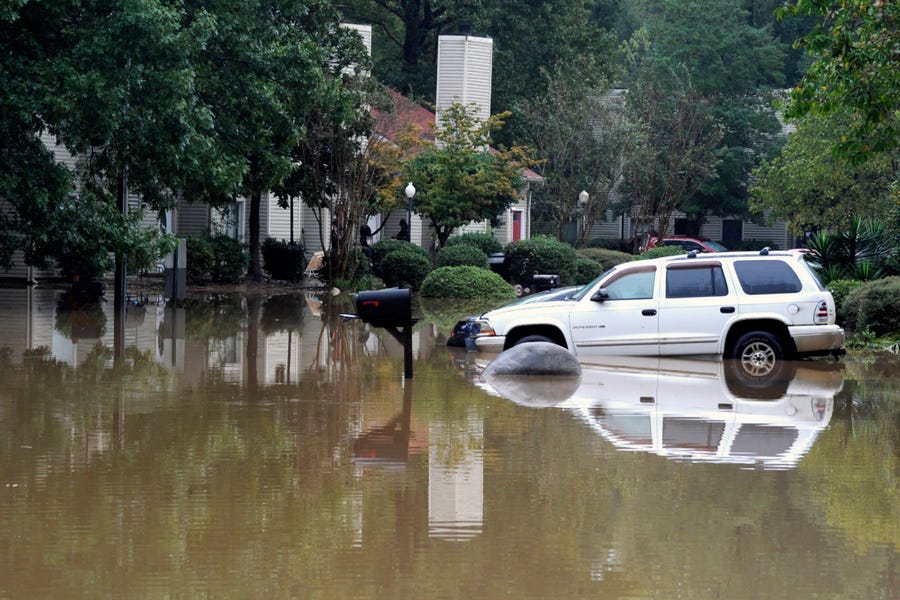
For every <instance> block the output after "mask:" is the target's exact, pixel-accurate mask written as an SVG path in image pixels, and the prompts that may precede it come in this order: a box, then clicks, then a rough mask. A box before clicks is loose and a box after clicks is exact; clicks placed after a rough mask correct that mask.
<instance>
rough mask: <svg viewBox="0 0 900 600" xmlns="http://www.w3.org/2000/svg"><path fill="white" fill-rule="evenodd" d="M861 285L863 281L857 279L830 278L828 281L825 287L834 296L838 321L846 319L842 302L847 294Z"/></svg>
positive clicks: (842, 321)
mask: <svg viewBox="0 0 900 600" xmlns="http://www.w3.org/2000/svg"><path fill="white" fill-rule="evenodd" d="M861 285H863V282H862V281H859V280H858V279H832V280H831V281H829V282H828V286H827V287H828V290H829V291H830V292H831V295H832V296H833V297H834V306H835V309H836V310H837V320H838V322H839V323H842V324H843V323H846V321H847V314H846V311H845V310H844V303H845V301H846V300H847V296H848V295H849V294H850V292H852V291H853V290H855V289H856V288H858V287H859V286H861Z"/></svg>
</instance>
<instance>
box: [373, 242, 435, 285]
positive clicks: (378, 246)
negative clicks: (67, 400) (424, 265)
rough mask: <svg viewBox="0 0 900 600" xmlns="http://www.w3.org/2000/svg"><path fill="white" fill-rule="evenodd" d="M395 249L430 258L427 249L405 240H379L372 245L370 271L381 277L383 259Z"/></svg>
mask: <svg viewBox="0 0 900 600" xmlns="http://www.w3.org/2000/svg"><path fill="white" fill-rule="evenodd" d="M395 250H402V251H404V252H415V253H418V254H420V255H422V256H423V257H425V258H427V259H430V258H431V257H430V256H429V255H428V251H427V250H425V249H424V248H422V247H421V246H417V245H415V244H413V243H411V242H407V241H406V240H381V241H380V242H376V243H375V244H374V245H373V246H372V271H373V272H374V273H375V274H376V275H377V276H379V277H381V278H382V279H383V278H384V277H383V273H384V262H385V261H384V259H385V257H386V256H387V255H388V254H390V253H391V252H394V251H395Z"/></svg>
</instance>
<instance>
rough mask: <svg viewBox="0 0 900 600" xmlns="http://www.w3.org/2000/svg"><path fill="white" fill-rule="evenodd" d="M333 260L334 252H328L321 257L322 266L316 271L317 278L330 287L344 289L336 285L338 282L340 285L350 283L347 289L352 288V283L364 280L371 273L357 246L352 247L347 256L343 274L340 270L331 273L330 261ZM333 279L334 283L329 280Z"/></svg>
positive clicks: (365, 257) (367, 261) (363, 255)
mask: <svg viewBox="0 0 900 600" xmlns="http://www.w3.org/2000/svg"><path fill="white" fill-rule="evenodd" d="M333 260H335V252H334V251H328V252H326V253H325V256H324V257H322V266H321V267H319V269H318V274H319V278H320V279H321V280H322V281H324V282H326V283H328V284H329V285H331V286H334V287H337V288H339V289H344V288H343V287H341V286H339V285H338V280H340V281H341V282H342V283H345V284H346V283H350V285H349V286H348V287H353V285H352V282H354V281H358V280H362V279H365V278H366V277H367V276H368V275H369V274H370V273H371V271H372V269H371V267H370V265H369V258H368V257H367V256H366V254H365V252H363V251H362V248H360V247H359V246H352V247H351V248H350V249H349V254H348V256H347V268H346V269H345V271H344V272H343V273H341V272H340V269H338V270H337V272H335V273H332V269H331V261H333ZM332 276H333V277H334V281H331V280H330V279H329V278H330V277H332Z"/></svg>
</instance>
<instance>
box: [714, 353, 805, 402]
mask: <svg viewBox="0 0 900 600" xmlns="http://www.w3.org/2000/svg"><path fill="white" fill-rule="evenodd" d="M724 362H725V384H726V385H727V386H728V391H729V392H731V393H732V394H733V395H735V396H737V397H739V398H748V399H750V400H780V399H781V398H784V396H785V395H786V394H787V390H788V386H790V384H791V381H792V380H793V379H794V375H795V373H796V371H797V367H796V365H795V364H794V363H793V362H791V361H786V360H779V361H776V362H775V365H774V367H773V368H772V370H771V371H769V372H768V373H766V374H765V375H759V374H757V373H756V371H755V370H753V369H751V371H749V372H748V371H747V369H746V367H745V364H744V363H743V362H742V361H741V360H739V359H727V360H725V361H724Z"/></svg>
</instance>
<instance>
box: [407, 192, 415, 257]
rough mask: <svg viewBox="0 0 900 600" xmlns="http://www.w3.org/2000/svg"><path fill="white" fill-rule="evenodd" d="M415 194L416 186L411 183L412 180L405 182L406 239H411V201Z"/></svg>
mask: <svg viewBox="0 0 900 600" xmlns="http://www.w3.org/2000/svg"><path fill="white" fill-rule="evenodd" d="M415 195H416V186H414V185H413V184H412V181H410V182H409V183H407V184H406V231H407V232H408V233H407V241H409V242H411V241H412V201H413V196H415Z"/></svg>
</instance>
